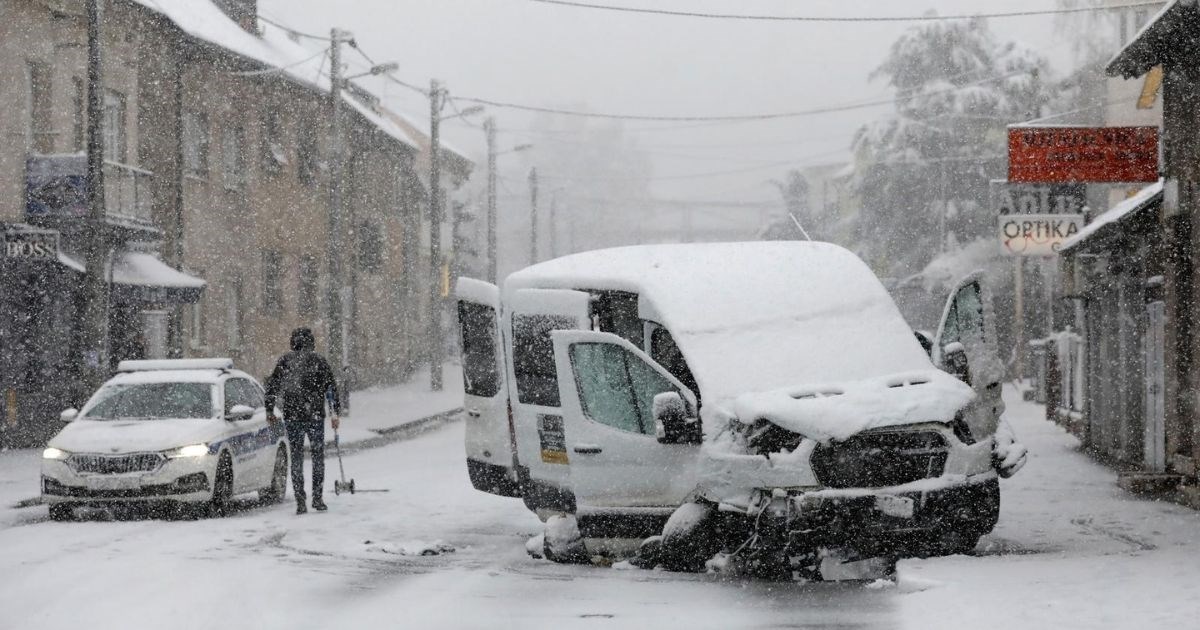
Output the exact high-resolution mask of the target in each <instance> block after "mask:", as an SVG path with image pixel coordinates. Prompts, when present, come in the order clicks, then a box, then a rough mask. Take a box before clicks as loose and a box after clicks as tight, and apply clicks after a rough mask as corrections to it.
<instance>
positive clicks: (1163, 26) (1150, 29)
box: [1107, 0, 1200, 79]
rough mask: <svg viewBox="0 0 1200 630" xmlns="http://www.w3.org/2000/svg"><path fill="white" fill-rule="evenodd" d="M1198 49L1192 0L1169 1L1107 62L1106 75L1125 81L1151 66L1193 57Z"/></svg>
mask: <svg viewBox="0 0 1200 630" xmlns="http://www.w3.org/2000/svg"><path fill="white" fill-rule="evenodd" d="M1197 46H1200V9H1198V8H1197V6H1196V0H1171V2H1169V3H1168V4H1167V5H1166V6H1164V7H1163V8H1162V10H1160V11H1159V12H1158V14H1157V15H1155V16H1154V17H1153V18H1151V19H1150V21H1149V22H1147V23H1146V24H1145V25H1144V26H1142V29H1141V30H1140V31H1138V33H1137V35H1135V36H1134V37H1133V39H1131V40H1130V41H1129V43H1128V44H1126V45H1125V47H1124V48H1122V49H1121V51H1120V52H1118V53H1117V54H1116V55H1115V56H1114V57H1113V58H1112V60H1110V61H1109V62H1108V67H1107V72H1108V74H1110V75H1112V76H1123V77H1125V78H1126V79H1132V78H1134V77H1140V76H1142V75H1143V74H1146V73H1147V72H1149V71H1150V69H1151V68H1153V67H1154V66H1157V65H1160V64H1162V63H1164V62H1169V61H1171V60H1173V59H1183V58H1186V57H1190V56H1192V55H1193V53H1192V52H1190V51H1194V50H1195V49H1196V47H1197Z"/></svg>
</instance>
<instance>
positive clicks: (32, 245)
mask: <svg viewBox="0 0 1200 630" xmlns="http://www.w3.org/2000/svg"><path fill="white" fill-rule="evenodd" d="M4 257H5V258H6V259H20V260H58V232H5V233H4Z"/></svg>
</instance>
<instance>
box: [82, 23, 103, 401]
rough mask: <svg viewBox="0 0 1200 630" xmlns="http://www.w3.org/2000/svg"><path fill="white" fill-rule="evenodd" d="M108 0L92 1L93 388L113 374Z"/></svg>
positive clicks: (89, 312) (88, 305)
mask: <svg viewBox="0 0 1200 630" xmlns="http://www.w3.org/2000/svg"><path fill="white" fill-rule="evenodd" d="M102 2H103V0H88V2H87V34H88V67H87V80H88V93H87V102H88V108H87V195H88V218H87V223H86V224H85V234H86V237H85V241H86V245H85V247H86V248H87V251H85V252H84V256H85V260H86V264H87V269H86V272H85V275H84V290H83V296H84V308H83V326H82V328H83V330H82V332H83V344H82V346H83V349H84V351H85V352H86V353H87V356H86V361H85V363H86V364H87V366H86V368H85V369H84V382H85V384H86V386H87V388H88V390H89V391H90V390H92V389H95V388H97V387H99V386H100V384H101V383H102V382H103V381H104V379H105V377H106V376H107V374H108V291H109V286H108V282H107V281H106V278H105V273H104V267H105V263H106V262H107V258H108V243H107V240H108V239H107V238H106V237H105V229H104V227H105V226H104V217H105V207H104V122H103V121H104V63H103V61H104V60H103V57H102V56H101V54H102V53H101V41H100V38H101V35H102V31H101V24H102V22H103V20H104V8H103V6H102V4H101V3H102Z"/></svg>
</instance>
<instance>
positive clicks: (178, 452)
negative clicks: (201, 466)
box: [166, 444, 208, 459]
mask: <svg viewBox="0 0 1200 630" xmlns="http://www.w3.org/2000/svg"><path fill="white" fill-rule="evenodd" d="M166 455H167V457H169V458H172V459H174V458H176V457H202V456H204V455H208V445H207V444H189V445H187V446H181V447H179V448H176V449H172V450H169V451H167V453H166Z"/></svg>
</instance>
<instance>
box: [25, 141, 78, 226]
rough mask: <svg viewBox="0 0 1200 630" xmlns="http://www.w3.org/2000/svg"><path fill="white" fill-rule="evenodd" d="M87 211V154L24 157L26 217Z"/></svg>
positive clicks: (67, 214)
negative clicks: (25, 158)
mask: <svg viewBox="0 0 1200 630" xmlns="http://www.w3.org/2000/svg"><path fill="white" fill-rule="evenodd" d="M87 213H88V200H87V157H86V156H85V155H83V154H70V155H35V156H32V157H30V158H28V159H27V160H26V161H25V216H26V217H30V218H33V217H84V216H87Z"/></svg>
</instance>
